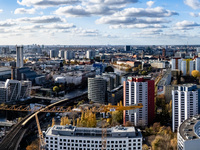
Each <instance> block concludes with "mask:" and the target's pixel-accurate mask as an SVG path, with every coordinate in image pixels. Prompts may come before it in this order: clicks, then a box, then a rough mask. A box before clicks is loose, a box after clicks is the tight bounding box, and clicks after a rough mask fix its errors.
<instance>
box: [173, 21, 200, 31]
mask: <svg viewBox="0 0 200 150" xmlns="http://www.w3.org/2000/svg"><path fill="white" fill-rule="evenodd" d="M199 26H200V24H198V23H196V22H194V21H187V20H184V21H181V22H177V23H176V24H175V26H174V29H178V30H191V29H194V28H195V27H199Z"/></svg>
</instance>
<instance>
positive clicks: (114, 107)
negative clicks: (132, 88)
mask: <svg viewBox="0 0 200 150" xmlns="http://www.w3.org/2000/svg"><path fill="white" fill-rule="evenodd" d="M142 107H143V105H142V103H139V104H137V105H131V106H123V105H122V101H120V103H118V104H117V105H111V104H108V105H105V106H103V110H104V112H105V113H107V112H114V111H125V110H135V109H138V108H142ZM105 116H106V114H105ZM105 119H107V118H105ZM106 144H107V128H105V127H104V125H103V123H102V147H101V149H102V150H106V148H107V146H106Z"/></svg>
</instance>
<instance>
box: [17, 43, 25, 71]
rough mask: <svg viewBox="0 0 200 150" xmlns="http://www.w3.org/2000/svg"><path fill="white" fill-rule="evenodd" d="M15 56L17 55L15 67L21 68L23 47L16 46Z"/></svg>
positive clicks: (22, 64)
mask: <svg viewBox="0 0 200 150" xmlns="http://www.w3.org/2000/svg"><path fill="white" fill-rule="evenodd" d="M16 54H17V63H16V67H17V68H21V67H23V66H24V60H23V58H24V50H23V46H16Z"/></svg>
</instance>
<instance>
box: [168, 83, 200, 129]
mask: <svg viewBox="0 0 200 150" xmlns="http://www.w3.org/2000/svg"><path fill="white" fill-rule="evenodd" d="M199 93H200V90H199V89H198V88H197V86H196V85H195V84H184V85H182V86H179V87H178V90H172V130H173V132H175V131H176V130H177V128H178V127H179V126H180V124H181V123H182V122H183V121H184V120H186V119H188V118H190V117H192V116H194V115H197V114H198V111H199V102H198V101H199V97H200V94H199Z"/></svg>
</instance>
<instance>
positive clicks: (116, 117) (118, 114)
mask: <svg viewBox="0 0 200 150" xmlns="http://www.w3.org/2000/svg"><path fill="white" fill-rule="evenodd" d="M122 119H123V111H114V112H112V125H115V124H121V123H122Z"/></svg>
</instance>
